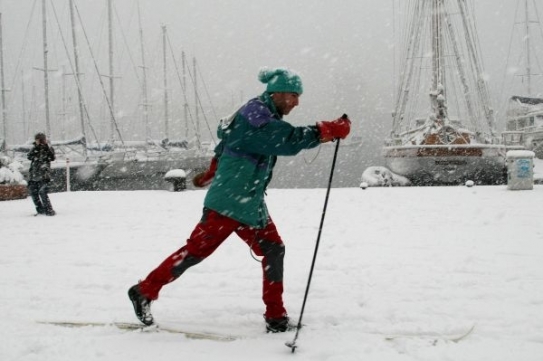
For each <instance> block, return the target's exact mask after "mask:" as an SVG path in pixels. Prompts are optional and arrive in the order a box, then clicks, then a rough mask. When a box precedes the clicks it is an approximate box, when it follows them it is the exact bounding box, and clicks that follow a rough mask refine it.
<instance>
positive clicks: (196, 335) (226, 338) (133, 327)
mask: <svg viewBox="0 0 543 361" xmlns="http://www.w3.org/2000/svg"><path fill="white" fill-rule="evenodd" d="M37 323H39V324H42V325H53V326H61V327H70V328H83V327H116V328H118V329H119V330H124V331H142V332H166V333H175V334H181V335H184V336H185V337H186V338H190V339H196V340H211V341H222V342H230V341H235V340H238V339H240V338H241V337H240V336H234V335H223V334H218V333H211V332H194V331H188V330H183V329H179V328H175V327H163V326H160V325H158V324H155V325H151V326H146V325H143V324H140V323H132V322H83V321H37Z"/></svg>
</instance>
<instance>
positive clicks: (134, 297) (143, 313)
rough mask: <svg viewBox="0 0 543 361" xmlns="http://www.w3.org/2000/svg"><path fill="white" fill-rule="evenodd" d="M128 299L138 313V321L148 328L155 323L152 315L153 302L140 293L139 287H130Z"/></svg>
mask: <svg viewBox="0 0 543 361" xmlns="http://www.w3.org/2000/svg"><path fill="white" fill-rule="evenodd" d="M128 298H130V301H132V305H133V306H134V312H135V313H136V317H138V320H140V321H141V322H142V323H143V324H144V325H146V326H151V325H152V324H153V323H154V322H155V321H154V320H153V315H152V314H151V302H152V301H151V300H150V299H148V298H147V297H145V296H144V295H142V294H141V293H140V289H139V286H138V285H134V286H132V287H130V289H129V290H128Z"/></svg>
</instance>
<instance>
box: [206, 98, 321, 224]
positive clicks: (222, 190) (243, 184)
mask: <svg viewBox="0 0 543 361" xmlns="http://www.w3.org/2000/svg"><path fill="white" fill-rule="evenodd" d="M218 136H219V138H220V139H221V142H220V143H219V145H218V146H217V147H216V148H215V152H216V153H217V157H218V158H219V165H218V168H217V172H216V173H215V178H214V179H213V182H212V183H211V186H210V188H209V191H208V192H207V195H206V198H205V201H204V206H205V207H207V208H210V209H212V210H214V211H216V212H218V213H220V214H222V215H225V216H227V217H230V218H233V219H235V220H237V221H239V222H241V223H243V224H246V225H249V226H252V227H255V228H263V227H264V226H265V225H266V224H267V223H268V210H267V208H266V203H265V201H264V192H265V191H266V187H267V186H268V184H269V183H270V181H271V179H272V173H273V168H274V166H275V163H276V161H277V156H280V155H295V154H298V153H299V152H300V151H301V150H303V149H310V148H314V147H316V146H318V145H319V144H320V141H319V132H318V130H317V127H316V126H303V127H295V126H293V125H292V124H290V123H287V122H286V121H284V120H283V119H281V117H280V115H279V114H278V113H277V109H276V107H275V105H274V104H273V101H272V99H271V97H270V95H269V94H268V93H264V94H262V95H261V96H259V97H257V98H254V99H251V100H250V101H249V102H248V103H247V104H245V105H244V106H243V107H242V108H241V109H240V110H239V111H238V112H237V114H236V115H235V117H234V118H233V119H232V118H231V122H229V123H227V124H225V123H221V125H220V126H219V129H218Z"/></svg>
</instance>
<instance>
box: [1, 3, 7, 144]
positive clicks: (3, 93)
mask: <svg viewBox="0 0 543 361" xmlns="http://www.w3.org/2000/svg"><path fill="white" fill-rule="evenodd" d="M0 81H1V84H0V86H1V87H2V124H3V128H2V129H3V136H4V141H5V142H6V144H7V141H8V140H7V139H8V124H7V120H6V118H7V117H6V113H7V112H6V88H5V86H4V84H5V83H4V45H3V40H2V13H0Z"/></svg>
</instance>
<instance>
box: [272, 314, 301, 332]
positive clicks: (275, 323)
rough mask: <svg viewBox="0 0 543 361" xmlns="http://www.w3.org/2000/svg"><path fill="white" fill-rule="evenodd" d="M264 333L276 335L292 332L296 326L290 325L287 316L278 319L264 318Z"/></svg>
mask: <svg viewBox="0 0 543 361" xmlns="http://www.w3.org/2000/svg"><path fill="white" fill-rule="evenodd" d="M265 320H266V332H272V333H278V332H286V331H292V330H295V329H296V325H293V324H292V323H290V319H289V318H288V316H284V317H280V318H265Z"/></svg>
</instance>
